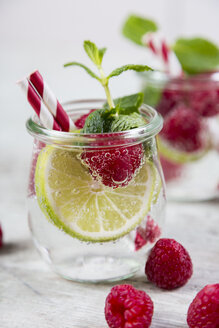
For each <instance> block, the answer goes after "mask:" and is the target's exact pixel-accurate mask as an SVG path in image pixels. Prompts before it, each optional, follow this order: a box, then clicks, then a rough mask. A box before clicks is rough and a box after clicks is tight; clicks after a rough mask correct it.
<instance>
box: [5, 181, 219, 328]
mask: <svg viewBox="0 0 219 328" xmlns="http://www.w3.org/2000/svg"><path fill="white" fill-rule="evenodd" d="M4 178H5V176H4ZM0 213H1V216H0V220H1V222H2V224H3V228H4V233H5V245H4V248H2V249H1V251H0V327H1V328H20V327H22V328H29V327H31V328H38V327H40V328H60V327H62V328H88V327H92V328H104V327H107V324H106V322H105V319H104V301H105V298H106V295H107V294H108V292H109V290H110V288H111V287H112V286H113V285H114V284H115V283H114V284H98V285H95V284H80V283H74V282H69V281H65V280H64V279H61V278H60V277H58V276H56V275H55V274H54V273H52V272H51V271H50V270H49V269H48V268H47V266H46V265H45V264H44V263H43V262H42V260H41V258H40V257H39V255H38V254H37V252H36V250H35V249H34V246H33V244H32V241H31V238H30V234H29V231H28V227H27V221H26V209H25V202H24V199H23V198H20V199H19V197H17V200H16V201H15V202H13V192H12V198H11V199H8V201H5V202H4V204H2V206H1V212H0ZM164 235H165V236H168V237H171V238H175V239H176V240H177V241H179V242H181V243H182V244H183V245H184V246H185V247H186V248H187V249H188V251H189V252H190V255H191V257H192V260H193V264H194V274H193V276H192V278H191V280H190V281H189V282H188V283H187V285H186V286H184V287H182V288H180V289H177V290H174V291H171V292H170V291H162V290H160V289H158V288H156V287H154V286H152V285H151V284H150V283H148V282H146V278H145V275H144V273H143V272H142V273H141V272H140V273H139V274H138V275H136V276H135V277H133V278H132V279H129V280H127V281H126V282H127V283H131V284H133V285H134V286H135V287H137V288H139V289H143V290H145V291H146V292H148V294H149V295H150V296H151V298H152V300H153V302H154V306H155V313H154V317H153V322H152V326H151V327H154V328H155V327H162V328H164V327H174V328H176V327H180V328H182V327H187V325H186V312H187V308H188V306H189V304H190V302H191V301H192V299H193V298H194V296H195V294H196V293H197V291H198V290H200V289H201V288H202V287H203V286H204V285H206V284H211V283H216V282H217V283H218V282H219V203H218V202H216V201H215V202H209V203H196V204H185V203H184V204H176V203H175V204H168V206H167V215H166V228H165V232H164Z"/></svg>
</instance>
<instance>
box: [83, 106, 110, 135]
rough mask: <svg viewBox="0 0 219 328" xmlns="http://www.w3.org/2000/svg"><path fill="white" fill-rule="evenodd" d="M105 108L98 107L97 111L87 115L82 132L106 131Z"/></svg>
mask: <svg viewBox="0 0 219 328" xmlns="http://www.w3.org/2000/svg"><path fill="white" fill-rule="evenodd" d="M105 111H106V110H105V109H97V110H95V112H92V113H90V115H89V116H88V117H87V119H86V121H85V124H84V127H83V130H82V133H103V132H105V131H104V123H105V120H104V117H103V113H104V112H105Z"/></svg>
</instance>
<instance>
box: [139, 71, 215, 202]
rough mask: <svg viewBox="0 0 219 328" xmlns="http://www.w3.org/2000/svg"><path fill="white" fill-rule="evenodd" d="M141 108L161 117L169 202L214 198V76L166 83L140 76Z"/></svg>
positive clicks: (161, 78) (162, 77) (158, 75)
mask: <svg viewBox="0 0 219 328" xmlns="http://www.w3.org/2000/svg"><path fill="white" fill-rule="evenodd" d="M142 77H143V92H144V103H146V104H149V105H151V106H153V107H155V108H156V109H157V111H158V112H159V113H160V114H162V116H163V118H164V127H163V130H162V131H161V133H160V134H159V137H158V144H159V152H160V158H161V163H162V167H163V171H164V175H165V179H166V182H167V197H168V198H169V199H172V200H182V201H199V200H209V199H214V198H217V197H218V196H219V72H213V73H205V74H199V75H194V76H190V77H180V78H170V77H169V76H167V75H166V74H164V73H161V72H152V73H147V74H143V75H142Z"/></svg>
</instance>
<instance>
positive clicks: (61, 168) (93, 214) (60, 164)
mask: <svg viewBox="0 0 219 328" xmlns="http://www.w3.org/2000/svg"><path fill="white" fill-rule="evenodd" d="M156 176H157V173H156V168H155V166H154V165H152V164H151V163H149V162H146V161H145V163H144V164H143V165H142V167H141V168H140V169H139V171H138V173H137V175H136V177H135V178H134V179H133V181H132V182H131V183H130V184H129V185H128V186H126V187H123V188H122V187H120V188H117V189H111V188H109V187H105V186H103V185H102V184H101V183H99V182H97V181H95V180H94V179H93V178H92V176H91V175H90V173H89V170H88V169H87V168H86V167H85V166H84V165H82V164H81V162H80V159H79V153H77V152H75V151H66V150H61V149H58V148H54V147H52V146H47V147H46V148H44V149H43V150H42V151H41V153H40V155H39V157H38V161H37V166H36V173H35V185H36V195H37V199H38V203H39V206H40V208H41V209H42V211H43V213H44V214H45V215H46V217H47V218H48V219H49V220H50V221H52V222H53V223H54V224H55V225H56V226H57V227H58V228H60V229H61V230H63V231H65V232H66V233H68V234H69V235H71V236H73V237H76V238H78V239H80V240H83V241H91V242H103V241H110V240H115V239H117V238H119V237H121V236H124V235H125V234H127V233H128V232H129V231H131V230H132V229H134V228H135V227H136V226H137V225H138V224H139V223H140V222H141V221H142V220H143V219H144V217H145V215H146V214H147V213H148V211H149V210H150V206H151V202H152V199H153V195H154V190H155V183H156Z"/></svg>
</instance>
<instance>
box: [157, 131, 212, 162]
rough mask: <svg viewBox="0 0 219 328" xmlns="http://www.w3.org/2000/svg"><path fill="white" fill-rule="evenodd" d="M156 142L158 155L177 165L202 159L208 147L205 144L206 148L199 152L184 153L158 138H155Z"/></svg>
mask: <svg viewBox="0 0 219 328" xmlns="http://www.w3.org/2000/svg"><path fill="white" fill-rule="evenodd" d="M157 141H158V150H159V153H160V154H161V155H162V156H163V157H165V158H167V159H169V160H170V161H172V162H174V163H179V164H184V163H188V162H193V161H197V160H198V159H200V158H202V157H203V156H204V155H205V154H206V153H207V152H208V150H209V145H208V144H206V147H204V148H202V149H201V150H198V151H194V152H185V151H180V150H178V149H176V148H174V147H172V146H171V145H170V144H169V143H168V142H166V141H164V140H163V139H161V138H160V137H157Z"/></svg>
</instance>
